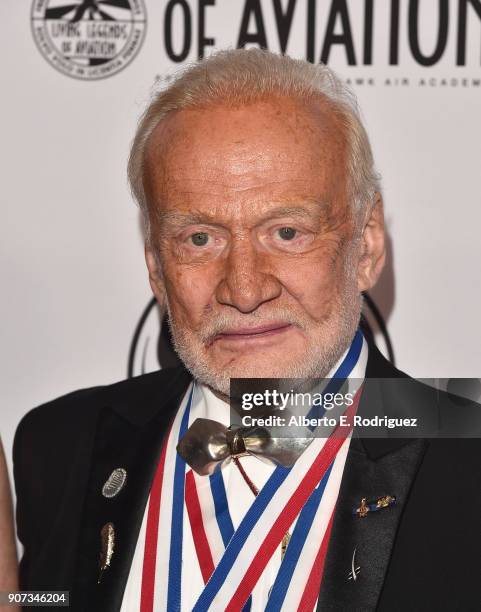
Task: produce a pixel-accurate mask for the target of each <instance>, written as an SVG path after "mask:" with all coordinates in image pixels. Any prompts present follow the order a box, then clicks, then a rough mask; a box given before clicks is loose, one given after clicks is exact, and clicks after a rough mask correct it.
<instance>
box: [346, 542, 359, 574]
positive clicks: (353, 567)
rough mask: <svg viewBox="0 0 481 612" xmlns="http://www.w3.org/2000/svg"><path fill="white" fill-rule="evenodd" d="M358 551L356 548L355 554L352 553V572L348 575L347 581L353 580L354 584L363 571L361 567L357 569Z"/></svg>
mask: <svg viewBox="0 0 481 612" xmlns="http://www.w3.org/2000/svg"><path fill="white" fill-rule="evenodd" d="M356 551H357V548H355V549H354V552H353V553H352V561H351V570H350V572H349V574H348V575H347V579H348V580H352V581H353V582H356V580H357V577H358V575H359V573H360V571H361V566H360V565H358V566H357V567H356Z"/></svg>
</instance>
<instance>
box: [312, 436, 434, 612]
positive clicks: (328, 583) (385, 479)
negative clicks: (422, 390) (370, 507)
mask: <svg viewBox="0 0 481 612" xmlns="http://www.w3.org/2000/svg"><path fill="white" fill-rule="evenodd" d="M351 445H352V448H351V449H350V451H349V454H348V458H347V462H346V467H345V470H344V476H343V480H342V485H341V490H340V493H339V498H338V501H337V509H336V515H335V519H334V524H333V529H332V535H331V540H330V544H329V549H328V554H327V559H326V566H325V571H324V577H323V582H322V587H321V591H320V596H319V604H318V610H322V611H323V612H324V611H325V610H346V611H349V610H352V611H356V612H360V611H361V610H375V609H376V605H377V601H378V598H379V595H380V592H381V589H382V586H383V582H384V577H385V574H386V570H387V567H388V563H389V559H390V556H391V551H392V547H393V544H394V538H395V535H396V530H397V527H398V524H399V520H400V517H401V513H402V511H403V507H404V503H405V501H406V498H407V495H408V492H409V488H410V485H411V482H412V480H413V478H414V475H415V474H416V471H417V468H418V466H419V462H420V460H421V458H422V455H423V453H424V448H425V443H424V441H423V440H414V441H412V442H410V443H409V444H404V445H403V446H402V447H401V448H398V449H397V450H396V451H393V452H390V453H387V454H386V455H384V456H382V457H379V458H377V459H374V458H371V457H369V455H368V454H367V453H366V451H365V449H364V448H363V447H362V444H361V443H359V440H352V442H351ZM384 495H394V496H395V497H396V504H395V505H394V506H391V507H388V508H384V509H381V510H379V511H377V512H372V513H368V514H367V516H365V517H364V518H360V517H358V516H354V515H353V514H352V512H353V509H355V508H357V507H359V505H360V501H361V499H362V498H364V497H365V498H367V499H368V500H369V501H370V500H376V499H378V498H379V497H382V496H384ZM354 551H355V553H354ZM353 565H354V567H355V568H358V567H360V571H359V574H358V576H357V580H355V581H354V580H353V579H349V573H350V572H352V566H353Z"/></svg>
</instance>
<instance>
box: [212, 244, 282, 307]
mask: <svg viewBox="0 0 481 612" xmlns="http://www.w3.org/2000/svg"><path fill="white" fill-rule="evenodd" d="M223 272H224V274H223V278H222V280H221V282H220V283H219V284H218V286H217V291H216V298H217V301H218V302H219V303H220V304H225V305H227V306H232V307H234V308H236V309H237V310H239V311H240V312H243V313H249V312H252V311H254V310H255V309H256V308H258V307H259V306H260V305H261V304H262V303H264V302H269V301H270V300H274V299H275V298H277V297H279V295H280V294H281V291H282V286H281V283H280V282H279V280H278V279H277V278H276V277H275V276H274V275H273V274H272V272H271V271H269V265H268V259H267V254H259V253H258V252H256V249H255V245H253V244H252V243H251V242H250V241H249V240H248V239H245V240H240V241H239V242H237V243H235V244H233V245H232V246H231V249H230V252H229V255H228V257H227V258H226V260H225V267H224V270H223Z"/></svg>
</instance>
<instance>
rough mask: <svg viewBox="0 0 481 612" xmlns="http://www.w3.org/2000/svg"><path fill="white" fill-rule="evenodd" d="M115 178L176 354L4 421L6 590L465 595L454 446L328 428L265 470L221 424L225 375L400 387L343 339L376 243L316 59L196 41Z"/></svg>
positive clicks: (351, 598) (380, 246) (467, 603)
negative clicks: (17, 570)
mask: <svg viewBox="0 0 481 612" xmlns="http://www.w3.org/2000/svg"><path fill="white" fill-rule="evenodd" d="M129 176H130V180H131V184H132V188H133V192H134V195H135V197H136V199H137V200H138V202H139V204H140V208H141V211H142V214H143V217H144V221H145V230H146V247H145V253H146V262H147V267H148V270H149V278H150V283H151V286H152V290H153V292H154V294H155V296H156V297H157V300H158V302H159V303H160V304H162V305H165V307H166V309H167V312H168V318H169V324H170V328H171V331H172V338H173V342H174V346H175V349H176V351H177V353H178V355H179V356H180V358H181V360H182V362H183V364H184V366H185V368H183V367H181V368H177V369H173V370H162V371H160V372H156V373H153V374H149V375H145V376H141V377H139V378H136V379H133V380H129V381H125V382H121V383H118V384H115V385H111V386H107V387H102V388H94V389H87V390H83V391H78V392H76V393H73V394H71V395H69V396H66V397H64V398H60V399H58V400H56V401H54V402H51V403H49V404H47V405H45V406H42V407H40V408H38V409H36V410H34V411H32V412H31V413H30V414H29V415H28V416H27V417H26V418H25V419H24V420H23V421H22V423H21V425H20V426H19V429H18V432H17V436H16V442H15V474H16V482H17V494H18V500H19V501H18V525H19V537H20V538H21V540H22V542H23V543H24V545H25V555H24V558H23V560H22V566H21V575H22V586H23V587H24V588H30V589H40V588H42V589H66V590H69V591H70V595H71V607H72V608H73V609H75V610H101V611H102V612H105V611H109V610H112V611H113V610H121V611H122V612H129V611H134V610H135V611H136V610H141V611H142V612H148V611H161V610H168V611H171V610H172V611H173V610H196V611H201V610H215V611H217V610H281V609H282V610H289V611H290V610H296V609H297V610H313V609H315V608H316V606H317V609H319V610H356V611H358V610H375V609H380V610H397V609H399V610H400V609H404V608H405V607H406V606H408V605H409V606H410V607H411V608H414V609H419V610H427V609H433V610H434V609H436V610H441V609H446V610H452V609H462V610H468V609H473V610H474V609H478V607H479V602H480V601H481V592H480V587H479V580H478V578H479V576H478V572H479V559H478V552H479V543H480V542H479V541H480V536H479V531H480V530H479V529H477V532H478V533H477V535H476V536H475V537H473V535H472V534H469V533H468V531H467V528H466V526H467V525H469V524H472V525H475V524H477V521H478V520H479V498H480V491H481V487H479V486H478V485H479V480H480V479H479V476H478V475H477V474H476V473H475V472H474V471H473V470H470V469H469V467H468V466H469V465H471V464H472V463H471V462H475V461H476V452H477V451H476V447H475V445H474V444H471V445H470V444H468V443H467V441H466V442H465V443H464V444H462V443H457V442H455V441H437V442H436V443H434V442H433V441H429V442H428V441H425V440H420V439H416V440H407V439H401V440H400V439H380V440H379V439H378V440H373V439H364V440H361V439H359V438H358V437H353V436H352V435H351V429H350V428H349V427H348V428H347V431H346V432H345V433H344V434H342V435H331V436H330V437H328V438H314V439H313V440H312V441H311V443H310V444H309V445H307V447H305V448H304V449H302V450H301V451H299V452H298V454H297V456H296V458H295V459H294V460H292V461H290V462H288V464H286V465H285V464H283V463H282V461H281V462H276V461H275V460H273V459H272V457H271V458H269V456H266V457H260V458H259V456H256V454H255V453H248V452H247V453H246V452H243V450H244V447H245V444H246V441H245V440H243V441H241V442H239V438H238V437H236V436H237V434H236V435H235V436H234V438H232V435H231V433H232V431H229V430H227V431H226V427H228V426H229V425H230V410H229V406H228V400H229V381H230V379H231V378H246V377H256V378H285V377H287V378H316V377H329V378H332V379H333V380H337V379H338V378H339V377H340V378H342V379H348V380H354V379H355V380H362V379H370V378H373V377H377V378H391V379H396V380H404V379H405V375H403V374H401V373H399V372H398V371H396V370H395V369H394V368H393V367H392V366H391V365H390V364H389V363H388V362H386V361H385V360H384V358H383V357H382V356H381V355H380V353H379V352H378V351H377V350H376V348H375V347H374V346H371V345H368V343H367V342H366V339H365V338H364V337H363V334H362V332H361V331H360V330H359V329H358V325H359V319H360V313H361V304H362V297H361V294H362V292H363V291H366V290H368V289H370V288H371V287H372V286H373V285H374V284H375V283H376V281H377V279H378V277H379V275H380V273H381V270H382V267H383V263H384V257H385V247H384V227H383V210H382V200H381V196H380V193H379V185H378V177H377V174H376V172H375V169H374V166H373V159H372V154H371V150H370V146H369V142H368V138H367V135H366V132H365V130H364V128H363V126H362V124H361V122H360V119H359V115H358V112H357V109H356V104H355V101H354V99H353V98H352V95H351V94H350V93H349V92H348V91H347V90H346V89H345V87H344V86H343V85H342V83H341V82H340V81H339V80H338V79H337V78H336V76H335V75H334V74H333V73H332V72H331V71H330V70H329V69H328V68H326V67H325V66H314V65H310V64H307V63H305V62H301V61H294V60H292V59H290V58H288V57H281V56H276V55H273V54H270V53H267V52H263V51H258V50H248V51H245V50H243V51H226V52H220V53H217V54H215V55H213V56H212V57H210V58H209V59H207V60H204V61H203V62H201V63H199V64H197V65H195V66H193V67H191V68H189V69H188V70H187V71H185V73H184V74H183V75H181V76H180V77H178V78H177V79H176V80H175V81H174V82H173V83H172V84H171V85H170V86H169V87H168V88H167V89H166V90H164V91H162V92H161V93H159V94H158V95H157V96H156V97H155V98H154V100H153V101H152V103H151V104H150V106H149V107H148V109H147V111H146V113H145V115H144V116H143V118H142V121H141V123H140V125H139V128H138V131H137V135H136V137H135V140H134V143H133V146H132V152H131V158H130V162H129ZM408 380H409V379H408ZM416 385H417V383H415V384H413V385H411V387H410V388H412V387H414V388H415V389H417V386H416ZM396 388H397V387H396ZM361 393H362V395H361V396H360V395H359V394H361ZM415 396H416V397H415ZM432 396H434V392H433V393H431V392H428V391H426V390H425V388H424V387H423V388H422V390H418V392H417V395H416V393H414V394H413V393H411V395H410V396H409V397H407V398H406V397H403V396H402V393H401V391H400V393H399V395H398V394H397V392H389V389H386V388H385V386H383V385H382V384H381V383H380V382H378V383H377V384H372V385H371V386H370V387H369V388H368V386H367V385H366V388H365V390H364V391H362V390H361V391H359V393H358V394H357V395H356V399H355V406H354V409H356V408H358V410H359V411H360V412H361V413H364V414H366V413H367V412H369V411H370V410H371V412H374V413H376V414H384V413H386V411H387V410H390V411H391V412H392V413H393V414H397V413H401V414H404V413H405V409H406V406H407V407H408V408H411V407H412V404H413V403H414V404H415V403H419V402H421V403H422V406H420V408H424V407H425V406H429V405H430V403H431V402H432V401H433V397H432ZM359 397H361V401H360V404H358V402H359ZM351 416H352V413H351ZM199 419H204V420H203V421H199ZM199 423H200V424H201V427H200V430H199V428H198V427H197V426H198V425H199ZM196 424H197V425H196ZM204 426H205V428H204ZM196 427H197V429H195V428H196ZM209 427H210V428H211V431H216V432H218V433H219V435H220V434H222V435H224V437H225V439H226V441H227V442H226V445H225V448H228V449H229V450H230V455H232V456H229V457H228V458H227V459H226V460H224V461H218V463H217V464H216V461H213V464H214V467H216V468H217V469H213V468H212V465H210V467H209V466H207V467H205V469H204V468H203V467H202V466H200V467H199V461H200V459H202V457H205V455H206V454H208V453H210V452H211V451H212V446H209V444H210V442H211V441H212V440H213V439H214V438H212V437H211V435H212V434H211V433H209ZM212 427H213V428H214V429H213V430H212ZM216 428H217V429H216ZM194 431H195V432H196V433H195V435H194V433H193V432H194ZM336 431H337V430H336ZM189 436H190V437H189ZM196 445H197V446H196ZM32 457H34V458H35V463H34V465H32V463H31V461H32ZM211 459H212V457H211ZM260 459H262V460H260ZM200 463H201V461H200ZM211 464H212V462H211ZM191 465H192V466H193V467H194V468H195V469H194V470H193V469H191Z"/></svg>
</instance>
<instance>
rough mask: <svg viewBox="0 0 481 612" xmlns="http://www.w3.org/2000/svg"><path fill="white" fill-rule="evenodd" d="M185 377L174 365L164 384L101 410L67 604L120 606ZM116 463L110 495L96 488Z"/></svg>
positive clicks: (101, 607) (107, 608)
mask: <svg viewBox="0 0 481 612" xmlns="http://www.w3.org/2000/svg"><path fill="white" fill-rule="evenodd" d="M189 381H190V378H189V375H188V374H187V373H186V372H185V370H183V369H180V368H179V369H178V370H177V371H176V373H175V375H174V376H172V379H171V380H169V381H168V383H167V384H165V383H164V384H159V381H157V383H158V384H156V385H151V387H150V388H146V389H142V388H140V387H139V386H137V388H134V391H133V393H132V397H127V398H126V397H120V398H118V399H117V400H116V399H115V398H114V400H113V401H110V403H109V404H108V405H105V406H104V408H103V409H102V411H101V413H100V416H99V422H98V427H97V432H96V437H95V442H94V449H93V453H92V461H91V473H90V479H89V485H88V489H87V496H86V501H85V506H84V513H83V516H84V519H83V524H82V529H81V538H80V545H79V552H78V557H77V571H76V583H75V585H74V588H73V593H72V597H71V601H72V605H73V609H75V610H87V609H88V610H99V611H102V612H109V611H114V610H116V611H118V610H119V609H120V607H121V603H122V598H123V593H124V590H125V585H126V582H127V578H128V575H129V570H130V565H131V562H132V557H133V554H134V551H135V546H136V543H137V538H138V533H139V530H140V526H141V523H142V518H143V515H144V510H145V507H146V503H147V499H148V496H149V492H150V487H151V483H152V480H153V477H154V474H155V470H156V467H157V463H158V458H159V455H160V450H161V446H162V442H163V439H164V434H165V432H166V431H167V430H168V427H169V424H170V423H171V421H172V419H173V417H174V415H175V413H176V410H177V407H178V405H179V403H180V401H181V399H182V396H183V395H184V393H185V391H186V388H187V386H188V383H189ZM116 468H123V469H124V470H125V471H126V473H127V479H126V483H125V485H124V487H123V488H122V489H121V491H120V492H119V493H118V494H117V495H116V496H114V497H111V498H106V497H104V496H103V494H102V487H103V485H104V483H105V482H106V480H107V479H108V477H109V475H110V474H111V473H112V471H113V470H115V469H116ZM107 523H111V524H112V525H113V529H114V553H113V555H112V559H111V564H110V567H108V568H107V569H106V570H105V571H103V572H102V573H101V575H100V571H99V558H100V551H101V537H100V532H101V529H102V527H103V526H104V525H105V524H107ZM99 578H100V582H99Z"/></svg>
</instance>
